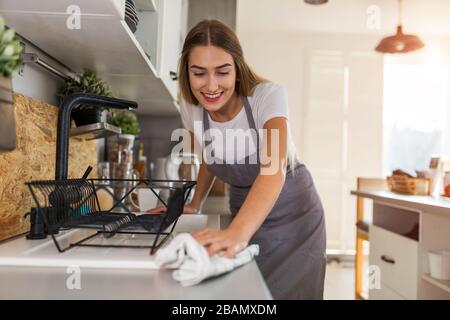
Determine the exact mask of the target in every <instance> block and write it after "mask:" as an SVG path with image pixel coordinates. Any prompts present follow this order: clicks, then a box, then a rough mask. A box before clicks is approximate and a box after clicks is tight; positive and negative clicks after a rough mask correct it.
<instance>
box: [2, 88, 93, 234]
mask: <svg viewBox="0 0 450 320" xmlns="http://www.w3.org/2000/svg"><path fill="white" fill-rule="evenodd" d="M14 108H15V115H16V126H17V147H16V150H14V151H12V152H8V153H1V154H0V240H2V239H5V238H9V237H11V236H14V235H17V234H19V233H23V232H26V231H28V229H29V218H27V219H24V218H23V216H24V214H25V213H27V212H28V211H29V210H30V208H31V207H33V206H35V204H34V202H33V200H32V198H31V195H30V192H29V190H28V188H27V187H26V186H25V184H24V183H25V182H26V181H30V180H40V179H54V177H55V153H56V123H57V116H58V109H57V107H55V106H52V105H49V104H46V103H44V102H41V101H37V100H35V99H32V98H29V97H26V96H24V95H21V94H18V93H14ZM96 154H97V153H96V143H95V141H77V140H74V139H71V140H70V144H69V177H73V178H78V177H81V176H82V174H83V173H84V171H85V170H86V168H87V167H88V165H94V164H96V162H97V156H96Z"/></svg>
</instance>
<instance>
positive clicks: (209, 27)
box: [178, 20, 268, 105]
mask: <svg viewBox="0 0 450 320" xmlns="http://www.w3.org/2000/svg"><path fill="white" fill-rule="evenodd" d="M209 45H212V46H215V47H219V48H222V49H223V50H225V51H226V52H227V53H229V54H230V55H231V56H232V57H233V60H234V64H235V68H236V87H235V90H236V93H237V94H238V95H241V96H250V95H252V94H253V90H254V88H255V87H256V85H257V84H259V83H262V82H268V81H267V80H266V79H264V78H262V77H260V76H258V75H257V74H256V73H255V72H254V71H253V70H252V69H251V68H250V66H249V65H248V64H247V63H246V62H245V59H244V53H243V51H242V47H241V44H240V43H239V39H238V37H237V36H236V34H235V33H234V31H233V30H231V29H230V27H228V26H227V25H226V24H224V23H222V22H220V21H218V20H202V21H200V22H199V23H197V24H196V25H195V26H194V27H193V28H192V29H191V30H190V31H189V33H188V34H187V36H186V39H185V40H184V44H183V50H182V52H181V57H180V61H179V64H178V81H179V84H180V94H181V96H182V97H183V98H184V100H185V101H186V102H187V103H189V104H192V105H197V104H198V100H197V98H195V96H194V94H193V93H192V91H191V86H190V84H189V75H188V59H189V54H190V52H191V51H192V49H193V48H194V47H196V46H209Z"/></svg>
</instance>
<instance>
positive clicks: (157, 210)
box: [146, 203, 198, 214]
mask: <svg viewBox="0 0 450 320" xmlns="http://www.w3.org/2000/svg"><path fill="white" fill-rule="evenodd" d="M166 211H167V208H166V207H164V206H162V207H157V208H153V209H149V210H147V211H146V212H147V213H164V212H166ZM197 212H198V208H197V207H196V206H194V205H192V204H191V203H188V204H185V205H184V208H183V213H187V214H192V213H197Z"/></svg>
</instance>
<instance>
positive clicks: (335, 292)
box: [324, 259, 355, 300]
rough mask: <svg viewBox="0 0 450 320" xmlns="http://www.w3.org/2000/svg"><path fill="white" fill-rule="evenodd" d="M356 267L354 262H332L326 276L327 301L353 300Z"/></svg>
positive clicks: (325, 296) (325, 297)
mask: <svg viewBox="0 0 450 320" xmlns="http://www.w3.org/2000/svg"><path fill="white" fill-rule="evenodd" d="M354 286H355V266H354V263H353V261H348V260H340V261H336V260H330V259H329V262H328V264H327V271H326V276H325V292H324V299H325V300H353V299H354V298H355V294H354V290H355V289H354Z"/></svg>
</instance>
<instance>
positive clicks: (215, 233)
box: [193, 227, 249, 258]
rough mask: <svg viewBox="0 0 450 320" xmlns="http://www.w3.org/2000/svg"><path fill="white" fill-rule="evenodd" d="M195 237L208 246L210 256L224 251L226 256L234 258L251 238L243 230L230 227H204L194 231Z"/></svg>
mask: <svg viewBox="0 0 450 320" xmlns="http://www.w3.org/2000/svg"><path fill="white" fill-rule="evenodd" d="M193 237H194V238H195V239H196V240H197V241H198V242H199V243H200V244H201V245H203V246H205V247H206V249H207V250H208V254H209V255H210V256H211V255H213V254H215V253H218V252H224V256H225V257H227V258H232V257H234V256H235V255H236V254H237V253H239V252H241V251H242V250H244V249H245V248H246V247H247V245H248V241H249V238H248V237H246V236H245V235H244V233H243V232H242V231H241V230H238V229H233V228H230V227H228V228H227V229H225V230H219V229H204V230H201V231H199V232H196V233H194V234H193Z"/></svg>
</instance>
